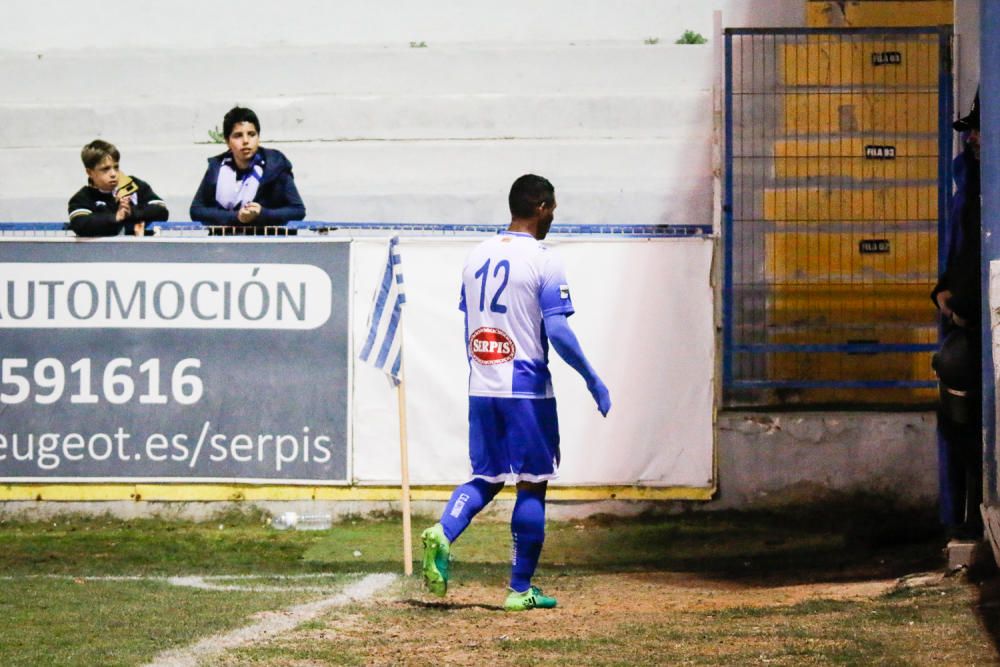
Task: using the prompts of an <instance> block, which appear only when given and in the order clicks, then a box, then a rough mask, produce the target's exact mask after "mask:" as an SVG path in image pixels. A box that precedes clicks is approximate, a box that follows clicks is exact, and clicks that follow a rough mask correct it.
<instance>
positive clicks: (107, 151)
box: [80, 139, 122, 169]
mask: <svg viewBox="0 0 1000 667" xmlns="http://www.w3.org/2000/svg"><path fill="white" fill-rule="evenodd" d="M109 155H110V156H111V157H112V159H113V160H114V161H115V162H119V161H120V160H121V157H122V156H121V154H120V153H119V152H118V149H117V148H116V147H115V145H114V144H110V143H108V142H107V141H104V140H102V139H94V140H93V141H91V142H90V143H89V144H87V145H86V146H84V147H83V150H81V151H80V160H82V161H83V166H84V167H86V168H87V169H93V168H94V167H96V166H97V165H99V164H100V163H101V161H102V160H104V158H106V157H108V156H109Z"/></svg>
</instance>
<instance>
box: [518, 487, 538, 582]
mask: <svg viewBox="0 0 1000 667" xmlns="http://www.w3.org/2000/svg"><path fill="white" fill-rule="evenodd" d="M510 532H511V535H512V536H513V538H514V547H513V549H512V551H513V557H512V559H511V566H510V587H511V588H512V589H514V590H515V591H517V592H519V593H523V592H524V591H526V590H528V588H529V587H530V586H531V577H532V576H533V575H534V574H535V568H536V567H538V557H539V556H541V555H542V544H543V543H544V542H545V487H544V486H543V487H541V488H537V487H536V488H533V489H518V490H517V501H516V502H515V503H514V513H513V515H512V516H511V518H510Z"/></svg>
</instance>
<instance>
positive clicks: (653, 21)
mask: <svg viewBox="0 0 1000 667" xmlns="http://www.w3.org/2000/svg"><path fill="white" fill-rule="evenodd" d="M717 8H718V9H721V10H722V12H723V14H724V16H725V18H724V21H725V22H726V24H728V25H746V24H757V25H768V24H770V25H774V24H801V20H802V13H803V11H804V8H803V6H802V2H801V1H800V0H753V1H747V2H742V1H737V0H716V1H713V2H686V1H680V0H671V1H665V0H625V1H624V2H620V3H610V2H606V1H604V0H549V1H547V2H542V3H538V2H528V1H527V0H512V1H510V2H499V1H497V0H470V1H468V2H461V3H457V2H445V1H444V0H423V1H419V2H408V1H404V0H381V1H374V2H366V3H358V2H342V1H338V2H321V1H319V0H291V1H289V2H283V3H275V2H272V1H270V0H249V1H248V2H245V3H241V4H239V5H232V4H228V3H211V2H210V3H205V2H194V1H193V0H177V1H176V2H169V3H152V2H139V3H132V4H131V5H126V6H123V5H121V4H120V3H113V2H110V1H108V0H94V1H92V2H89V3H77V2H71V1H69V0H39V1H37V2H31V3H18V4H16V5H15V6H13V7H12V8H11V9H10V11H8V13H7V16H5V20H4V21H3V22H0V80H2V81H4V95H3V97H2V99H0V221H58V220H63V219H65V216H66V201H67V200H68V198H69V196H70V195H71V194H72V193H73V192H74V191H75V190H76V189H77V188H79V187H80V186H81V185H83V183H84V175H83V169H82V167H81V165H80V163H79V157H78V155H79V150H80V147H81V146H83V145H84V144H85V143H87V142H89V141H90V140H92V139H94V138H97V137H99V138H102V139H106V140H108V141H111V142H113V143H115V144H116V145H118V146H119V148H120V149H121V150H122V153H123V160H122V167H123V169H125V170H126V172H128V173H133V174H135V175H138V176H140V177H142V178H144V179H146V180H148V181H149V182H150V183H151V184H152V185H153V187H154V189H155V190H156V191H157V193H158V194H159V195H160V196H161V197H163V198H164V199H165V200H166V201H167V203H168V205H169V208H170V212H171V219H172V220H179V221H183V220H187V219H188V207H189V204H190V200H191V196H192V195H193V193H194V190H195V189H196V187H197V184H198V182H199V180H200V178H201V175H202V173H203V172H204V168H205V158H206V157H208V156H210V155H213V154H215V153H218V152H221V150H222V148H223V147H222V146H219V145H213V144H211V143H208V141H209V137H208V131H209V130H211V129H213V128H217V127H218V126H220V125H221V122H222V115H223V114H224V112H225V111H226V110H227V109H228V108H229V107H230V106H232V105H233V104H235V103H239V104H242V105H245V106H250V107H252V108H254V109H256V110H257V111H258V113H259V115H260V117H261V123H262V138H263V141H264V144H265V145H270V146H272V147H275V148H279V149H281V150H282V151H284V152H285V153H286V155H288V157H289V158H290V159H291V160H292V162H293V164H294V165H295V173H296V179H297V182H298V185H299V189H300V191H301V193H302V195H303V199H304V200H305V203H306V208H307V217H308V219H310V220H324V221H352V222H360V221H392V222H439V223H454V224H469V223H502V222H504V221H505V220H506V219H507V212H506V210H505V206H504V195H505V192H506V189H507V188H508V187H509V184H510V182H511V181H512V180H513V179H514V178H515V177H516V176H518V175H519V174H521V173H526V172H532V171H533V172H537V173H542V174H543V175H545V176H547V177H549V178H550V179H551V180H552V181H553V182H554V183H555V185H556V188H557V190H558V191H559V193H560V203H561V206H560V220H559V221H560V222H570V223H576V224H607V223H631V224H676V223H682V224H702V225H709V224H711V223H712V206H713V203H712V170H713V166H712V157H711V156H712V133H713V114H712V87H713V85H714V84H715V82H716V80H717V78H718V77H717V72H716V71H715V69H716V67H717V63H716V61H715V60H714V59H713V51H712V49H713V46H712V45H711V44H710V45H705V46H677V45H674V44H673V41H674V40H675V39H676V38H677V37H678V36H679V35H680V34H681V33H683V32H684V31H685V30H689V29H690V30H695V31H697V32H700V33H702V34H703V35H705V36H707V37H712V29H713V28H712V12H713V10H715V9H717ZM653 39H658V40H659V41H658V42H657V43H655V44H647V43H646V41H647V40H650V41H652V40H653ZM411 42H424V43H426V45H427V46H426V48H411V47H410V43H411Z"/></svg>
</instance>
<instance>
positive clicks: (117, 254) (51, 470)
mask: <svg viewBox="0 0 1000 667" xmlns="http://www.w3.org/2000/svg"><path fill="white" fill-rule="evenodd" d="M15 259H18V260H20V259H24V260H26V261H13V260H15ZM349 265H350V249H349V244H347V243H344V242H337V241H329V242H289V241H285V242H281V241H267V242H246V243H229V242H225V241H222V240H218V241H217V240H214V239H213V240H209V241H205V242H203V243H192V242H184V243H178V242H170V241H157V242H153V243H143V244H127V243H117V242H101V241H97V242H94V241H89V242H86V243H79V242H73V241H67V242H0V341H2V344H3V346H2V348H0V350H2V358H0V405H2V406H3V409H4V417H5V418H4V420H3V422H2V423H0V479H3V480H9V481H30V480H33V479H36V478H37V479H44V480H53V479H54V478H58V479H61V480H64V479H72V480H74V481H88V480H91V481H104V480H137V479H142V480H147V481H148V480H160V479H162V480H177V479H178V478H183V479H184V480H186V481H197V480H204V481H218V480H227V481H256V480H260V481H277V480H284V481H287V482H301V483H310V484H314V483H330V482H345V481H346V480H347V444H346V434H347V427H346V422H347V377H348V373H347V364H348V359H347V354H348V350H347V328H348V322H347V316H348V308H347V298H348V294H347V289H348V267H349Z"/></svg>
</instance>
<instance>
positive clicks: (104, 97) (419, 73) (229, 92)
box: [0, 42, 713, 121]
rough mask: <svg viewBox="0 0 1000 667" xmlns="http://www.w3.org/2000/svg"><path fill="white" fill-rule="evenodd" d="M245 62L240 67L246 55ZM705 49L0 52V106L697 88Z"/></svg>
mask: <svg viewBox="0 0 1000 667" xmlns="http://www.w3.org/2000/svg"><path fill="white" fill-rule="evenodd" d="M248 57H249V58H250V60H248ZM712 57H713V56H712V49H711V47H710V46H708V45H674V44H657V45H649V46H647V45H643V44H641V43H638V44H633V43H626V44H620V43H616V42H601V43H595V44H589V45H580V46H574V45H567V44H550V45H541V46H517V47H511V46H507V45H488V44H486V45H480V44H470V45H450V44H448V45H443V46H438V47H428V48H408V47H405V46H402V47H397V46H394V47H372V46H355V47H336V46H334V47H326V48H319V47H317V48H295V47H272V48H267V49H261V50H260V51H254V52H252V56H250V55H248V53H247V51H246V50H245V49H191V50H184V51H174V50H154V49H142V50H138V51H136V50H118V49H107V50H96V51H84V52H79V51H54V52H51V53H45V54H38V55H36V54H31V53H16V52H14V53H11V52H4V53H0V80H2V81H5V82H14V85H7V86H5V90H4V101H5V102H6V103H8V104H9V103H12V102H19V103H31V104H38V103H46V102H60V103H66V104H83V103H92V104H99V105H103V106H112V107H114V106H118V105H124V104H126V103H134V102H136V101H139V100H153V101H162V100H172V99H190V98H201V97H207V98H213V99H218V98H223V99H226V100H227V103H226V104H225V105H223V107H224V108H222V109H220V110H219V112H218V115H219V120H220V121H221V118H222V113H223V112H224V111H225V108H228V107H229V106H231V105H232V103H234V102H239V103H240V104H243V105H246V106H251V107H252V106H253V105H254V104H255V102H256V100H258V99H260V98H265V99H270V98H275V97H283V96H302V95H311V94H317V93H320V94H336V95H441V94H454V93H457V94H462V95H477V94H490V93H513V94H520V95H528V94H535V95H549V94H555V93H575V94H580V93H584V92H598V93H601V94H606V95H616V94H621V93H635V92H648V91H663V90H670V89H703V88H710V87H711V84H712Z"/></svg>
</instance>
